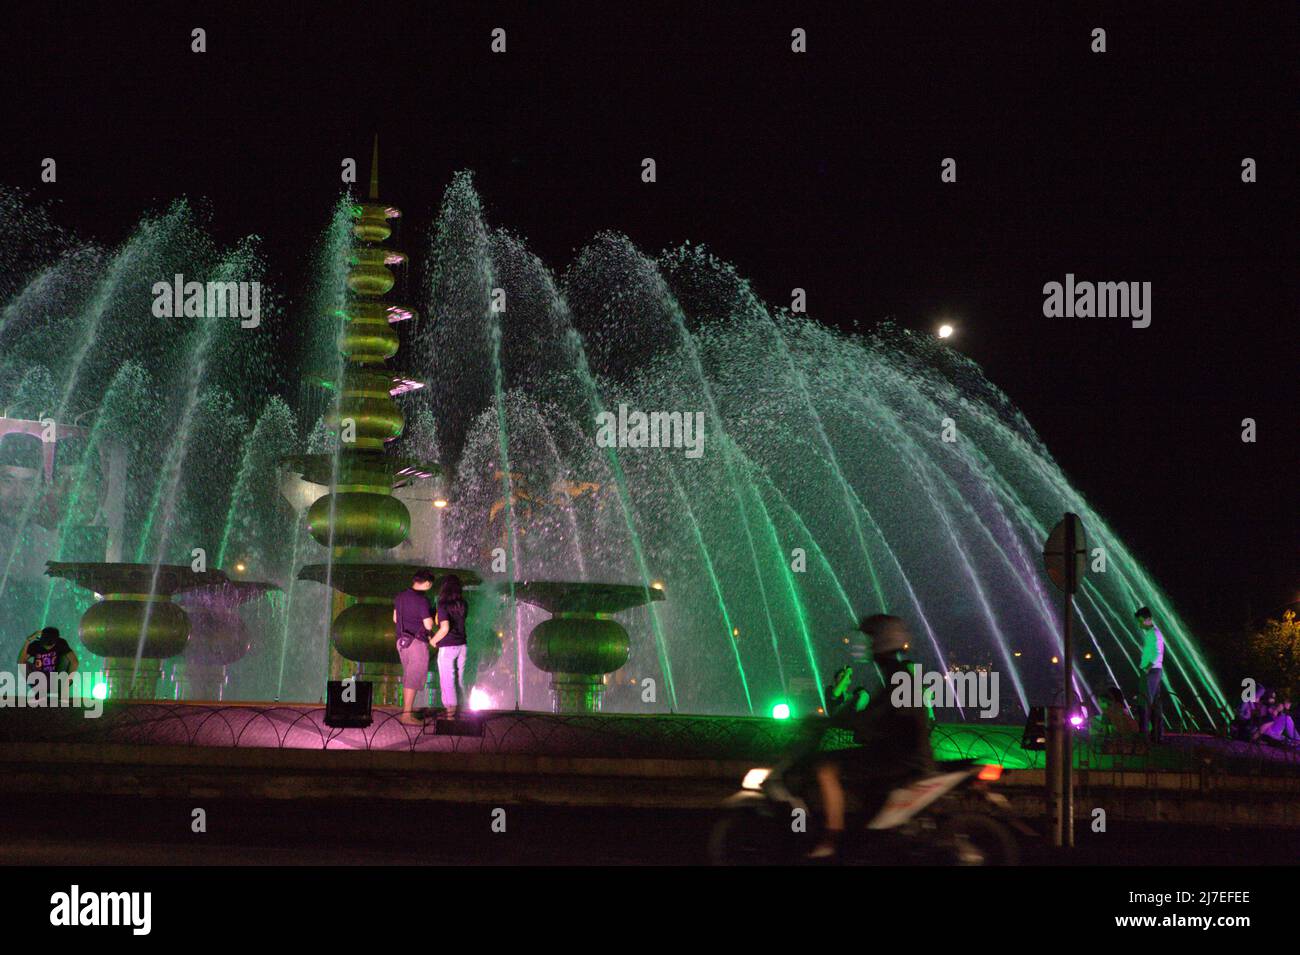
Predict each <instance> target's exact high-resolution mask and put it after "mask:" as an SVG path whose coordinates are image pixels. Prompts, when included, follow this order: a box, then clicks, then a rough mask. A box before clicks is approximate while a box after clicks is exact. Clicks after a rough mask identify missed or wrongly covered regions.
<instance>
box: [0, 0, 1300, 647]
mask: <svg viewBox="0 0 1300 955" xmlns="http://www.w3.org/2000/svg"><path fill="white" fill-rule="evenodd" d="M6 17H7V21H8V22H7V25H6V29H5V31H3V32H4V36H3V37H0V53H2V54H3V57H4V59H3V64H4V66H3V74H4V76H3V84H4V90H3V93H4V95H3V101H4V109H3V128H0V182H3V183H4V184H6V185H10V186H18V187H21V188H24V189H26V190H28V191H29V192H30V193H31V194H32V195H33V196H34V197H35V198H37V199H42V200H51V201H55V202H56V203H57V205H56V207H55V209H54V217H55V219H56V221H58V222H60V223H62V224H64V225H66V226H68V227H70V228H72V229H74V230H75V231H77V232H78V233H79V234H82V235H84V236H86V237H90V238H95V239H98V240H100V241H104V242H118V241H121V240H122V239H123V238H125V236H126V234H127V233H128V232H129V231H130V229H131V227H132V226H133V225H134V223H135V222H136V221H138V218H139V216H140V215H141V214H142V213H143V212H145V211H148V210H151V209H152V210H158V209H161V208H163V207H165V205H166V203H167V202H168V201H169V200H171V199H172V198H175V197H177V196H181V195H186V196H189V197H191V198H194V199H206V200H207V201H208V205H209V207H210V209H211V214H212V217H213V220H212V221H213V228H214V229H215V231H216V232H217V234H218V236H219V237H220V238H221V239H223V240H224V241H233V240H234V239H236V238H238V237H239V236H241V235H244V234H247V233H256V234H258V235H260V236H261V237H262V238H263V241H264V244H265V250H266V256H267V258H268V260H269V262H270V266H271V269H272V275H273V276H279V277H281V278H282V279H283V280H284V281H285V282H287V283H289V284H290V285H292V283H294V282H299V283H300V282H301V281H302V280H303V277H304V275H305V272H306V269H307V262H306V259H307V255H308V253H309V251H310V248H311V246H312V243H313V241H314V240H315V238H316V237H317V236H318V235H319V234H320V232H321V231H322V230H323V228H324V227H325V224H326V222H327V219H328V215H329V212H330V204H331V202H332V201H333V200H334V198H335V197H336V196H337V195H338V193H339V191H340V189H341V184H340V181H339V170H340V162H341V160H342V158H343V157H349V156H350V157H354V158H356V159H357V160H358V164H359V167H360V169H361V171H362V175H363V176H364V174H365V171H366V170H367V169H368V165H369V149H370V140H371V136H372V134H373V133H374V132H376V131H378V132H379V134H380V136H381V173H382V182H383V193H384V195H386V196H389V197H392V198H393V199H394V200H395V201H397V202H398V203H399V204H400V205H401V206H402V207H403V208H404V210H405V211H406V216H407V218H406V222H407V225H406V228H407V229H408V230H409V229H411V228H414V229H416V230H417V232H416V235H414V236H412V235H411V234H410V233H409V232H408V233H407V235H406V236H405V237H404V239H405V244H406V245H407V246H408V247H409V248H411V249H413V250H415V251H416V252H417V254H418V253H419V251H420V249H421V248H422V247H423V244H424V241H423V237H422V236H421V235H420V231H419V230H421V229H422V228H427V227H428V225H429V223H430V220H431V219H432V218H433V216H434V214H435V211H436V208H437V203H438V201H439V198H440V196H441V194H442V190H443V189H444V188H445V186H446V184H447V182H448V180H449V177H450V175H451V173H452V172H453V171H454V170H457V169H462V168H471V169H474V170H475V171H476V174H477V183H478V187H479V189H480V191H481V193H482V196H483V199H484V203H485V205H486V208H487V212H488V217H489V220H490V222H492V223H493V224H503V225H507V226H510V227H512V228H513V229H515V230H517V231H518V232H519V233H521V234H522V235H524V236H526V237H527V239H528V241H529V243H530V245H531V246H532V248H533V249H534V250H535V251H536V252H538V253H539V254H540V255H541V256H542V258H543V259H544V260H545V261H547V262H548V263H549V264H550V265H551V266H552V267H553V268H555V269H557V270H559V269H562V268H563V267H564V266H565V265H566V264H567V263H568V262H569V260H570V259H571V258H572V256H573V254H574V252H575V250H576V249H577V248H578V247H580V246H581V245H582V244H583V243H584V242H585V241H587V240H588V239H589V238H590V237H591V236H592V235H594V234H595V233H596V232H598V231H600V230H602V229H616V230H619V231H622V232H625V233H626V234H628V235H629V236H630V237H631V238H632V239H633V241H634V242H636V243H637V244H638V245H639V246H641V247H642V248H643V249H646V250H648V251H657V250H659V249H661V248H663V247H665V246H669V245H675V244H677V243H679V242H681V241H684V240H687V239H690V240H693V241H697V242H704V243H707V244H708V245H710V246H711V247H712V248H713V249H714V250H715V251H716V252H717V253H718V254H719V255H720V256H721V257H723V258H724V259H727V260H730V261H732V262H734V263H735V264H736V265H737V267H738V268H739V270H740V272H741V273H742V274H743V275H745V276H746V277H748V278H749V279H750V280H751V281H752V282H753V283H754V286H755V288H756V289H757V290H758V292H759V293H760V294H761V295H762V296H763V297H764V298H765V299H767V300H768V301H770V302H772V303H774V304H776V305H788V304H789V301H790V298H789V296H790V290H791V289H792V288H794V287H796V286H797V287H802V288H804V289H806V290H807V292H808V297H809V311H810V312H811V313H812V315H813V316H814V317H816V318H817V319H818V320H820V321H823V322H826V323H829V324H834V325H838V326H840V327H843V328H845V329H852V328H853V327H854V326H855V324H860V326H861V327H868V326H870V325H871V324H873V323H875V322H877V321H879V320H881V319H882V318H885V317H891V316H892V317H894V318H895V319H896V320H897V321H899V322H900V323H901V324H904V325H907V326H910V327H914V328H917V329H925V330H929V329H931V328H933V327H934V326H935V325H937V323H938V322H939V320H940V319H941V318H950V319H952V320H953V321H954V323H955V324H957V325H958V326H959V329H960V333H959V336H958V338H957V339H955V342H954V347H958V348H961V349H962V350H963V351H964V352H966V353H967V354H969V355H970V356H971V357H973V358H974V359H975V360H976V361H978V362H979V363H980V364H981V365H982V366H983V367H984V368H985V370H986V371H987V373H988V375H989V377H990V378H991V379H992V380H993V381H994V382H996V383H997V384H999V385H1000V386H1001V387H1002V388H1003V389H1005V390H1006V391H1007V393H1008V394H1009V395H1010V396H1011V397H1012V399H1013V400H1014V401H1015V402H1016V403H1017V404H1018V405H1019V406H1020V407H1021V408H1022V409H1023V410H1024V412H1025V414H1026V415H1027V417H1028V418H1029V420H1030V421H1031V422H1032V423H1033V424H1034V425H1035V426H1036V427H1037V429H1038V430H1039V432H1040V433H1041V435H1042V436H1043V438H1044V440H1045V441H1046V443H1047V445H1048V447H1049V448H1051V449H1052V451H1053V453H1054V454H1055V455H1056V457H1057V459H1058V460H1059V461H1060V463H1061V464H1062V466H1063V467H1064V469H1065V471H1066V473H1067V474H1069V475H1070V476H1071V478H1072V479H1073V480H1074V482H1075V483H1076V485H1077V486H1078V487H1079V488H1080V489H1081V491H1082V492H1083V493H1084V494H1085V496H1087V497H1088V498H1089V499H1090V501H1091V502H1092V503H1093V504H1094V505H1095V506H1096V507H1097V509H1098V510H1099V512H1100V513H1101V514H1102V515H1103V516H1105V517H1106V519H1107V520H1108V521H1109V522H1110V523H1111V524H1112V526H1113V527H1114V529H1115V530H1116V531H1117V532H1118V533H1119V534H1120V535H1121V537H1123V538H1124V539H1125V540H1126V541H1127V542H1128V544H1129V545H1130V547H1131V549H1132V550H1133V551H1134V552H1135V553H1136V555H1137V556H1138V557H1139V558H1140V559H1142V560H1143V561H1144V562H1145V563H1146V564H1147V566H1148V568H1149V569H1151V570H1152V571H1153V572H1154V574H1155V575H1156V578H1157V580H1159V581H1161V583H1162V584H1163V586H1164V587H1165V588H1166V589H1167V590H1168V591H1169V592H1170V594H1171V596H1172V597H1173V599H1174V602H1175V605H1176V606H1179V607H1180V608H1181V609H1182V610H1183V611H1184V612H1185V613H1186V614H1187V616H1188V618H1189V619H1190V621H1191V622H1192V623H1193V624H1194V625H1195V626H1197V627H1198V628H1200V629H1202V630H1225V629H1229V628H1232V627H1235V626H1238V625H1240V624H1242V623H1245V622H1247V621H1248V620H1250V619H1252V618H1258V617H1261V616H1263V615H1265V614H1267V613H1276V611H1277V610H1278V609H1279V608H1280V607H1281V606H1282V605H1283V604H1285V603H1288V602H1291V601H1294V600H1296V599H1297V596H1298V593H1297V590H1298V589H1300V560H1298V554H1300V549H1298V548H1297V540H1298V539H1300V508H1297V506H1296V505H1297V495H1296V486H1297V475H1300V456H1298V455H1297V451H1296V437H1297V427H1296V426H1297V421H1300V414H1298V412H1300V407H1298V405H1300V402H1298V401H1297V383H1296V367H1295V356H1296V348H1295V341H1296V337H1297V336H1296V306H1297V295H1296V285H1295V282H1294V263H1295V262H1296V260H1297V254H1296V253H1297V243H1296V238H1295V225H1296V215H1295V213H1296V203H1295V198H1296V192H1295V184H1294V176H1295V172H1296V169H1297V163H1296V159H1297V155H1296V138H1295V122H1296V116H1295V101H1296V92H1297V83H1296V79H1297V76H1296V67H1295V64H1296V62H1297V56H1296V54H1297V44H1296V39H1297V37H1296V17H1295V7H1294V6H1293V5H1292V4H1265V3H1253V4H1249V5H1239V4H1219V3H1215V4H1210V3H1177V4H1154V3H1143V4H1141V5H1133V4H1128V5H1114V6H1112V5H1109V4H1095V3H1087V4H1076V5H1059V4H1051V5H1044V4H978V5H975V4H960V5H959V4H955V3H953V4H944V5H936V6H926V5H922V4H915V3H908V4H877V3H837V4H824V5H823V4H798V5H790V6H789V7H788V9H784V10H782V9H781V8H779V7H776V6H774V5H773V6H767V5H756V4H751V3H744V4H739V3H716V2H710V3H708V4H702V3H684V4H676V3H653V4H650V3H644V4H631V3H606V4H600V5H594V4H593V5H572V4H564V3H546V4H535V5H524V4H497V3H493V4H489V3H452V4H448V3H420V4H410V5H406V4H388V3H366V4H355V5H353V4H348V5H332V4H323V3H309V4H290V3H280V4H258V5H249V6H246V7H245V6H239V5H230V4H223V5H221V6H220V7H207V6H205V7H203V8H200V9H195V10H192V11H178V10H176V9H174V8H173V7H172V6H170V5H167V6H162V5H158V6H154V5H150V4H142V3H133V4H130V5H121V6H120V7H116V8H108V7H94V6H87V7H86V8H85V9H83V8H82V6H81V5H61V6H58V7H55V6H53V5H50V4H19V5H18V6H17V7H16V8H12V7H11V8H10V9H9V11H8V12H7V14H6ZM195 26H201V27H203V28H205V29H206V30H207V44H208V51H207V52H206V53H204V54H201V55H199V54H194V53H192V52H190V35H189V31H190V30H191V29H192V28H193V27H195ZM498 26H500V27H503V28H505V29H506V30H507V35H508V52H507V53H506V54H505V55H494V54H492V53H491V52H490V50H489V40H490V37H489V33H490V31H491V29H492V28H494V27H498ZM1098 26H1100V27H1104V28H1105V29H1106V30H1107V34H1108V37H1107V43H1108V52H1106V53H1105V54H1101V55H1098V54H1093V53H1091V52H1090V50H1089V46H1090V42H1091V37H1090V33H1091V30H1092V28H1094V27H1098ZM794 27H803V28H805V29H806V30H807V31H808V52H807V53H806V54H804V55H795V54H793V53H791V52H790V31H791V30H792V29H793V28H794ZM46 156H52V157H54V158H56V159H57V161H58V174H59V175H58V182H57V183H56V184H52V185H45V184H41V183H40V181H39V173H40V162H41V160H42V159H43V158H44V157H46ZM646 156H651V157H654V158H655V159H656V161H657V163H658V182H657V183H655V184H653V185H646V184H644V183H642V182H641V180H640V162H641V159H642V158H643V157H646ZM949 156H951V157H954V158H956V159H957V162H958V182H957V183H956V184H943V183H941V182H940V178H939V172H940V168H939V164H940V160H941V159H942V158H944V157H949ZM1246 156H1249V157H1252V158H1254V159H1255V160H1256V161H1257V162H1258V166H1259V182H1257V183H1255V184H1252V185H1246V184H1243V183H1242V182H1241V179H1240V173H1241V165H1240V164H1241V160H1242V158H1243V157H1246ZM1066 272H1073V273H1075V275H1076V276H1077V277H1078V278H1080V279H1089V280H1094V281H1107V280H1108V281H1149V282H1152V283H1153V309H1152V319H1153V320H1152V325H1151V327H1150V328H1147V329H1133V328H1131V327H1130V325H1129V323H1128V321H1126V320H1123V319H1073V320H1072V319H1063V318H1062V319H1049V318H1045V317H1044V316H1043V314H1042V286H1043V283H1045V282H1048V281H1063V280H1064V277H1065V273H1066ZM1247 417H1250V418H1254V419H1256V421H1257V423H1258V432H1259V438H1258V442H1257V443H1256V444H1244V443H1242V441H1241V438H1240V433H1241V421H1242V419H1243V418H1247Z"/></svg>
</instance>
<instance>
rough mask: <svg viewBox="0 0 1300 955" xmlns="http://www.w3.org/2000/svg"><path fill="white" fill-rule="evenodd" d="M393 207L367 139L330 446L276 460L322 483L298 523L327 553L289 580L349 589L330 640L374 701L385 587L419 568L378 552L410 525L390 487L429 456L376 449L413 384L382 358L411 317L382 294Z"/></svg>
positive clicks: (390, 642)
mask: <svg viewBox="0 0 1300 955" xmlns="http://www.w3.org/2000/svg"><path fill="white" fill-rule="evenodd" d="M401 214H402V213H401V210H400V209H398V208H397V207H396V206H393V205H390V204H388V203H386V202H381V201H380V199H379V140H378V138H376V140H375V146H374V153H373V156H372V159H371V168H370V193H369V197H368V198H367V200H366V201H364V202H357V203H354V204H353V206H352V218H353V224H352V238H353V242H352V250H351V255H350V258H349V263H348V273H347V286H348V297H347V301H346V304H345V307H344V310H343V315H342V316H341V319H342V322H341V328H340V332H339V339H338V348H339V353H340V354H341V356H342V373H341V375H340V377H339V380H338V381H337V382H332V383H331V385H333V386H334V387H335V388H336V389H337V395H338V399H337V401H336V403H335V405H334V408H333V409H332V410H331V412H330V413H329V414H328V415H327V417H326V424H327V425H328V427H329V428H330V429H331V431H332V432H333V433H334V434H335V435H336V437H337V439H338V451H337V453H336V454H313V455H298V456H295V457H293V458H291V459H289V460H288V461H287V462H286V463H287V464H288V465H289V466H290V467H292V468H293V469H294V470H296V471H297V472H298V473H299V474H301V475H302V478H303V479H304V480H305V481H307V482H309V483H311V484H317V485H321V486H323V487H324V488H327V489H328V493H325V494H322V495H321V496H320V497H318V498H317V499H316V500H315V501H314V502H313V503H312V505H311V507H310V508H309V509H308V511H307V526H308V529H309V530H310V532H311V535H312V537H313V538H314V539H315V540H316V542H317V543H319V544H320V545H321V546H323V547H325V548H328V550H329V556H330V559H329V561H328V562H326V563H315V564H308V565H307V566H305V567H303V568H302V570H301V571H300V572H299V575H298V576H299V579H301V580H313V581H316V582H318V583H322V584H325V585H327V586H329V587H332V588H333V589H334V590H336V591H338V592H339V593H341V594H345V595H346V596H348V597H350V598H352V602H351V603H350V605H348V606H344V607H342V608H339V610H338V613H337V614H336V615H335V616H334V619H333V622H332V624H331V627H330V639H331V641H332V643H333V646H334V649H335V650H337V651H338V652H339V654H340V655H341V656H343V657H344V658H345V659H347V660H351V661H353V662H354V663H356V664H358V668H357V670H358V676H360V677H361V678H362V679H365V680H369V681H370V682H372V683H373V684H374V685H375V686H374V697H373V699H374V701H375V703H377V704H390V705H391V704H396V703H400V702H401V689H402V682H401V663H400V660H399V658H398V655H397V644H396V635H395V633H394V626H393V620H392V612H393V604H392V600H393V595H394V594H396V593H397V592H398V591H400V590H402V589H403V588H405V587H408V586H410V583H411V576H412V574H413V573H414V572H415V571H416V570H419V569H421V568H420V566H419V565H406V564H399V563H396V562H394V561H392V560H391V559H386V558H387V556H388V555H387V552H388V551H390V550H392V549H393V548H395V547H397V546H398V545H400V544H401V543H403V542H404V541H405V540H406V538H407V535H408V533H409V532H410V528H411V515H410V512H409V511H408V510H407V508H406V505H405V504H403V503H402V502H401V501H400V500H398V499H397V498H396V497H395V496H393V490H394V489H395V488H397V487H401V486H403V485H404V484H407V483H409V482H411V481H415V480H420V479H424V478H429V477H432V476H434V475H435V474H436V473H437V472H438V468H437V466H436V465H433V464H429V463H425V462H417V461H412V460H408V459H405V458H401V457H397V456H395V455H391V454H389V453H388V452H387V451H386V450H385V447H386V445H387V444H388V443H389V442H391V441H393V440H395V439H396V438H398V437H399V436H400V435H401V434H402V430H403V428H404V427H405V423H406V421H405V417H404V415H403V414H402V411H401V409H400V408H399V407H398V406H397V402H396V401H395V400H394V398H395V396H397V395H399V394H403V393H405V392H407V391H412V390H414V389H416V388H419V387H421V383H420V382H417V381H414V380H412V379H411V378H409V377H408V376H405V375H402V374H401V373H399V372H396V371H394V370H393V369H392V368H390V367H389V366H388V361H389V359H391V358H393V357H394V356H395V355H396V354H397V351H398V346H399V341H398V335H397V331H396V329H395V328H394V327H393V326H394V325H395V324H396V323H398V322H405V321H411V320H413V319H414V318H415V317H416V313H415V310H414V309H412V308H410V307H409V306H406V305H402V304H398V303H396V302H390V301H387V300H386V296H387V295H388V293H389V292H391V291H392V290H393V287H394V285H395V284H396V282H397V279H396V276H395V275H394V273H393V269H394V268H397V267H400V266H404V265H405V264H406V262H407V256H406V253H404V252H402V251H400V250H398V249H396V248H394V247H392V246H390V245H388V244H387V243H388V240H389V239H390V238H392V236H393V231H394V230H393V223H394V221H395V220H397V219H399V218H400V217H401ZM333 317H334V316H331V318H333ZM435 572H436V571H435ZM447 572H448V571H445V570H444V571H442V573H447ZM456 572H457V573H458V574H459V575H460V576H461V579H462V580H463V581H464V582H465V583H466V584H468V585H471V586H472V585H475V584H478V583H479V582H480V579H479V577H478V575H477V574H474V573H473V572H472V571H468V570H457V571H456Z"/></svg>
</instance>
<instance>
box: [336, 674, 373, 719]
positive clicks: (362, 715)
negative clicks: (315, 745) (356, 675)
mask: <svg viewBox="0 0 1300 955" xmlns="http://www.w3.org/2000/svg"><path fill="white" fill-rule="evenodd" d="M374 690H375V685H374V684H373V683H371V682H370V681H369V680H330V681H329V683H327V684H326V686H325V725H326V726H332V727H334V728H336V729H345V728H348V727H360V726H369V725H370V724H371V723H373V722H374V717H373V716H371V714H370V703H371V700H372V699H373V696H374ZM345 691H346V697H345V695H344V694H345ZM347 697H350V699H348V698H347Z"/></svg>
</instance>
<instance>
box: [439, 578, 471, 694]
mask: <svg viewBox="0 0 1300 955" xmlns="http://www.w3.org/2000/svg"><path fill="white" fill-rule="evenodd" d="M466 609H467V608H466V605H465V597H464V595H463V594H462V593H461V582H460V578H459V577H457V576H456V575H455V574H448V575H447V576H446V577H444V578H443V579H442V586H441V587H440V588H439V590H438V604H437V608H436V609H435V611H434V618H433V619H434V625H435V626H437V628H438V630H437V632H436V633H434V635H433V639H432V640H431V641H430V645H431V646H433V647H434V648H436V649H437V651H438V680H439V683H440V684H441V685H442V705H443V708H444V709H446V711H447V717H448V718H449V719H454V718H455V716H456V713H457V712H458V711H459V709H460V706H461V697H463V696H464V695H465V657H466V656H467V654H468V652H469V650H468V647H467V643H468V641H467V640H466V639H465V611H466Z"/></svg>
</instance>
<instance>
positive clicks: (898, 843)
mask: <svg viewBox="0 0 1300 955" xmlns="http://www.w3.org/2000/svg"><path fill="white" fill-rule="evenodd" d="M1002 772H1003V769H1002V767H1001V766H999V765H996V764H985V765H980V764H977V763H974V762H972V761H971V760H960V761H953V762H943V763H939V764H937V771H936V772H934V773H932V774H927V775H925V776H922V777H920V778H917V779H915V780H912V781H909V782H908V783H907V784H905V785H902V786H899V787H897V788H895V789H892V790H891V791H890V792H889V794H888V795H887V796H886V798H885V800H884V803H883V804H881V805H879V807H878V808H875V809H874V811H873V807H872V806H867V805H865V804H864V803H863V801H862V799H861V798H860V797H857V796H855V793H854V790H855V789H856V788H858V787H855V786H854V784H853V782H854V781H853V779H852V777H851V776H850V777H849V778H846V779H845V780H844V782H845V792H846V799H847V806H846V808H847V810H848V811H847V813H846V822H847V825H846V827H845V832H844V835H843V837H842V838H841V840H840V851H839V860H840V861H843V862H847V863H856V864H904V865H1016V864H1017V863H1018V862H1019V859H1020V838H1019V836H1021V835H1025V836H1032V835H1033V833H1032V831H1031V830H1029V828H1028V827H1027V826H1025V825H1024V824H1023V823H1021V822H1020V821H1019V820H1017V819H1016V818H1014V817H1013V816H1012V815H1011V813H1010V803H1009V802H1008V801H1007V798H1006V796H1004V795H1002V794H1001V793H998V792H996V791H995V790H994V789H993V788H992V786H993V784H994V783H996V782H997V781H998V780H999V779H1000V778H1001V777H1002ZM816 788H817V784H816V780H815V779H814V778H813V775H812V773H811V771H810V770H809V767H808V766H807V763H806V761H802V762H795V763H790V764H779V765H777V766H774V767H771V768H765V767H758V768H755V769H751V770H750V771H749V772H748V773H746V774H745V777H744V780H743V781H742V782H741V788H740V790H739V791H738V792H736V793H735V794H734V795H732V796H731V797H729V798H728V799H727V800H726V801H725V802H724V804H723V813H722V815H721V817H720V818H719V819H718V821H717V822H716V823H715V825H714V827H713V831H712V833H711V835H710V839H709V856H710V859H711V861H712V862H713V863H714V864H715V865H782V864H786V865H789V864H797V863H800V862H805V861H807V858H806V857H807V853H808V851H809V850H810V849H811V847H812V845H813V840H811V839H809V838H808V836H807V830H808V821H809V816H810V812H809V807H808V803H807V802H806V800H805V799H804V795H805V794H807V793H810V792H814V791H816ZM967 795H969V796H971V797H973V798H971V799H967V798H963V797H964V796H967ZM878 802H879V800H873V803H878ZM972 802H973V803H974V804H975V805H976V806H977V807H979V808H978V809H977V810H972V809H970V808H968V804H969V803H972Z"/></svg>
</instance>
